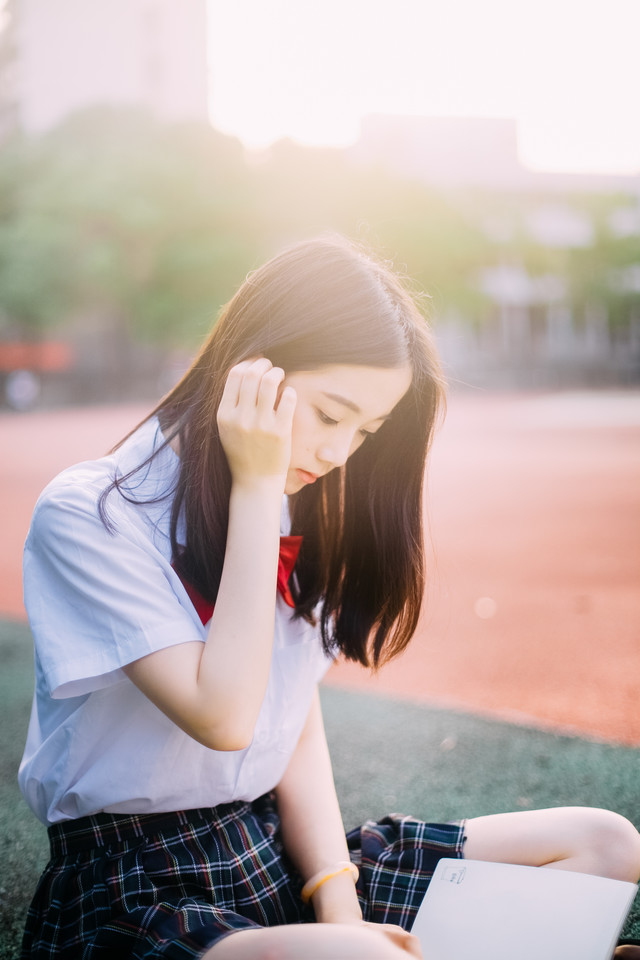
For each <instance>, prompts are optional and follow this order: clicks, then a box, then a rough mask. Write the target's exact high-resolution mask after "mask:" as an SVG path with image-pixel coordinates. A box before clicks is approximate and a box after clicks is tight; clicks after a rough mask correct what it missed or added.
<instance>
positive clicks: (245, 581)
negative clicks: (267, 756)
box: [197, 481, 283, 745]
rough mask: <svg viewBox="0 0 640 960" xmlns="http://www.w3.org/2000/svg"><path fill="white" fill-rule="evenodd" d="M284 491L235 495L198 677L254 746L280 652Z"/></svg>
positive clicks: (205, 693) (227, 720) (204, 692)
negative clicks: (276, 642)
mask: <svg viewBox="0 0 640 960" xmlns="http://www.w3.org/2000/svg"><path fill="white" fill-rule="evenodd" d="M282 493H283V490H282V488H281V485H280V483H279V481H276V483H275V484H274V483H270V484H262V485H261V487H260V488H259V489H256V490H246V489H236V488H234V489H232V492H231V499H230V504H229V527H228V533H227V544H226V552H225V560H224V567H223V571H222V577H221V580H220V587H219V591H218V596H217V599H216V604H215V608H214V611H213V616H212V618H211V624H210V626H209V633H208V637H207V643H206V644H205V647H204V651H203V654H202V659H201V662H200V669H199V672H198V679H197V685H198V697H199V699H200V701H201V702H202V704H203V706H206V705H212V704H215V712H216V715H217V716H218V717H219V718H220V722H221V723H223V724H224V725H225V726H227V727H228V730H229V734H230V736H231V739H232V740H233V739H238V741H239V743H240V745H244V744H245V743H246V742H249V741H250V740H251V737H252V735H253V728H254V726H255V722H256V720H257V717H258V713H259V711H260V707H261V704H262V700H263V698H264V694H265V690H266V686H267V681H268V678H269V669H270V663H271V654H272V647H273V630H274V617H275V604H276V579H277V569H278V547H279V534H280V511H281V505H282Z"/></svg>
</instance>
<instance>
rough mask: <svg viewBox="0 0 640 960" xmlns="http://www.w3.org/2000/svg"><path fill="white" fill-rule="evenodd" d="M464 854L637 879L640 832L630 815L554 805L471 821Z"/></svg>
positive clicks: (639, 866)
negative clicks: (544, 808) (545, 808)
mask: <svg viewBox="0 0 640 960" xmlns="http://www.w3.org/2000/svg"><path fill="white" fill-rule="evenodd" d="M466 833H467V842H466V844H465V848H464V855H465V857H468V858H469V859H470V860H494V861H498V862H502V863H521V864H525V865H529V866H534V867H555V868H557V869H559V870H575V871H576V872H577V873H593V874H597V875H598V876H602V877H611V878H612V879H614V880H630V881H631V882H632V883H636V882H637V880H638V877H639V876H640V834H638V831H637V830H636V828H635V827H634V826H633V824H632V823H630V822H629V821H628V820H625V818H624V817H621V816H620V815H619V814H617V813H612V812H611V811H609V810H598V809H595V808H593V807H554V808H551V809H548V810H527V811H523V812H522V813H501V814H496V815H494V816H489V817H477V818H476V819H474V820H469V821H468V822H467V830H466Z"/></svg>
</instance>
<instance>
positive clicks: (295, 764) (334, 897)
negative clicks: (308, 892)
mask: <svg viewBox="0 0 640 960" xmlns="http://www.w3.org/2000/svg"><path fill="white" fill-rule="evenodd" d="M276 795H277V799H278V812H279V814H280V824H281V829H282V839H283V842H284V845H285V848H286V850H287V853H288V854H289V856H290V857H291V859H292V860H293V862H294V864H295V865H296V867H297V869H298V871H299V873H300V874H301V876H302V877H303V878H304V880H308V879H309V878H310V877H312V876H314V875H315V874H316V873H320V872H321V871H322V870H325V869H329V870H330V869H331V867H332V866H333V865H334V864H335V863H336V862H338V861H341V860H348V859H349V852H348V847H347V840H346V837H345V833H344V827H343V824H342V816H341V814H340V807H339V805H338V798H337V796H336V790H335V785H334V781H333V771H332V769H331V759H330V757H329V748H328V747H327V739H326V736H325V732H324V723H323V720H322V710H321V706H320V697H319V695H318V692H317V691H316V694H315V697H314V699H313V703H312V705H311V709H310V711H309V716H308V717H307V722H306V724H305V727H304V730H303V732H302V734H301V736H300V740H299V741H298V745H297V747H296V749H295V752H294V754H293V756H292V758H291V760H290V762H289V766H288V767H287V770H286V772H285V774H284V776H283V778H282V780H281V781H280V783H279V785H278V787H277V789H276ZM311 902H312V904H313V909H314V912H315V915H316V920H317V921H318V922H319V923H328V924H348V925H353V924H357V925H359V926H361V927H364V928H367V929H370V930H372V931H375V932H376V933H378V934H381V935H383V936H384V937H385V938H386V940H387V944H388V946H391V945H393V946H396V947H399V948H400V949H401V950H403V951H406V953H407V954H410V955H411V956H414V957H422V953H421V951H420V944H419V942H418V940H417V939H416V937H414V936H413V935H412V934H410V933H407V932H406V931H405V930H403V929H402V928H401V927H398V926H396V925H395V924H386V923H385V924H379V923H367V922H365V921H364V920H363V919H362V911H361V910H360V904H359V902H358V898H357V895H356V888H355V885H354V882H353V877H352V876H351V874H350V873H341V874H338V875H337V876H335V877H332V878H331V880H329V881H327V882H326V883H323V884H322V886H320V887H318V889H317V890H316V892H315V893H314V894H313V895H312V897H311ZM347 953H348V951H347V950H346V947H345V956H346V955H347ZM334 955H335V956H338V955H341V954H338V953H336V954H334ZM363 955H364V954H363ZM367 955H368V954H367ZM395 955H396V954H395V952H393V951H390V952H389V954H388V956H389V957H391V956H395ZM384 956H387V954H386V953H384Z"/></svg>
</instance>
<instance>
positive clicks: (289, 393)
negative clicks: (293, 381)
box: [277, 387, 298, 424]
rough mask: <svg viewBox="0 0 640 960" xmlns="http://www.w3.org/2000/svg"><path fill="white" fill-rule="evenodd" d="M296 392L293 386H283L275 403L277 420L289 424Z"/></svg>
mask: <svg viewBox="0 0 640 960" xmlns="http://www.w3.org/2000/svg"><path fill="white" fill-rule="evenodd" d="M297 402H298V394H297V393H296V391H295V390H294V388H293V387H284V389H283V390H282V392H281V393H280V399H279V400H278V405H277V414H278V420H279V421H280V422H281V423H287V424H291V423H292V421H293V415H294V413H295V409H296V404H297Z"/></svg>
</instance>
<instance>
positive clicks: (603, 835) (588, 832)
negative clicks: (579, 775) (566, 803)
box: [583, 808, 640, 883]
mask: <svg viewBox="0 0 640 960" xmlns="http://www.w3.org/2000/svg"><path fill="white" fill-rule="evenodd" d="M583 829H584V831H585V844H586V847H587V849H588V851H589V855H590V856H591V857H592V858H593V866H594V870H593V872H594V873H598V874H600V875H601V876H605V877H611V878H612V879H613V880H628V881H631V882H632V883H637V881H638V878H639V877H640V834H639V833H638V831H637V830H636V828H635V827H634V825H633V824H632V823H631V822H630V821H629V820H627V819H626V818H625V817H623V816H621V815H620V814H619V813H613V811H611V810H598V809H589V808H587V809H585V810H584V823H583Z"/></svg>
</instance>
